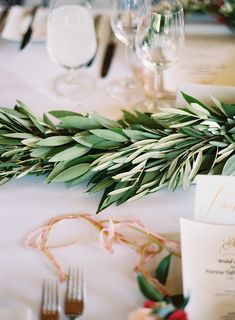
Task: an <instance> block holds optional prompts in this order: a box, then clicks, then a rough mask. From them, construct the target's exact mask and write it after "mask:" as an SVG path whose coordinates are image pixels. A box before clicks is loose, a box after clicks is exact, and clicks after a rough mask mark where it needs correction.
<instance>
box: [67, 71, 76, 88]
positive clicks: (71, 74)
mask: <svg viewBox="0 0 235 320" xmlns="http://www.w3.org/2000/svg"><path fill="white" fill-rule="evenodd" d="M66 82H67V83H68V84H74V82H75V70H74V68H70V69H69V71H68V76H67V79H66Z"/></svg>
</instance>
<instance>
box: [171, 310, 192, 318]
mask: <svg viewBox="0 0 235 320" xmlns="http://www.w3.org/2000/svg"><path fill="white" fill-rule="evenodd" d="M168 320H188V317H187V314H186V312H185V311H184V310H176V311H174V312H173V313H172V314H171V315H170V316H169V318H168Z"/></svg>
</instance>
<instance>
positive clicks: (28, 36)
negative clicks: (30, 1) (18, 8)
mask: <svg viewBox="0 0 235 320" xmlns="http://www.w3.org/2000/svg"><path fill="white" fill-rule="evenodd" d="M38 8H39V5H37V6H34V7H33V9H32V10H31V12H30V15H31V21H30V24H29V26H28V29H27V30H26V32H25V33H24V34H23V37H22V41H21V44H20V50H23V49H24V48H25V46H26V45H27V44H28V43H29V41H30V39H31V36H32V33H33V22H34V18H35V15H36V12H37V10H38Z"/></svg>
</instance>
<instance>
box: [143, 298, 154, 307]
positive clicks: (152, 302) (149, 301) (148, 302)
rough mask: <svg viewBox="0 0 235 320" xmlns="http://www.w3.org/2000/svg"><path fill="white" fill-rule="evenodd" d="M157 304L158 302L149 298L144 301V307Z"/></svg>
mask: <svg viewBox="0 0 235 320" xmlns="http://www.w3.org/2000/svg"><path fill="white" fill-rule="evenodd" d="M156 306H157V303H156V302H155V301H151V300H147V301H145V302H144V304H143V307H144V308H150V309H152V308H155V307H156Z"/></svg>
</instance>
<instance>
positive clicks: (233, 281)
mask: <svg viewBox="0 0 235 320" xmlns="http://www.w3.org/2000/svg"><path fill="white" fill-rule="evenodd" d="M180 227H181V246H182V265H183V286H184V294H185V295H186V296H188V297H189V303H188V306H187V308H186V310H187V313H188V317H189V319H190V320H212V319H213V320H234V319H235V303H234V301H235V225H216V224H207V223H202V222H198V221H190V220H185V219H180Z"/></svg>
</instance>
